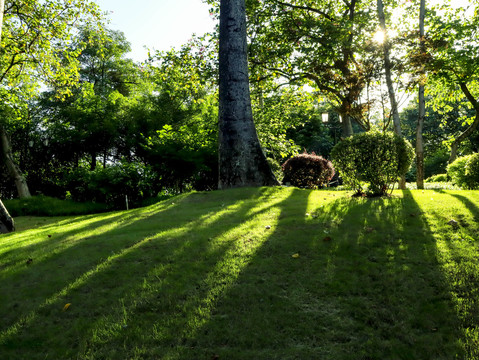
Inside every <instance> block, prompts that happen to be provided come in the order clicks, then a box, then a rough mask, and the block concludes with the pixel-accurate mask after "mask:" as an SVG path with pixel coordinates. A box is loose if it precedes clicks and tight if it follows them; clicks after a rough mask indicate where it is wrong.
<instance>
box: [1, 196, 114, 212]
mask: <svg viewBox="0 0 479 360" xmlns="http://www.w3.org/2000/svg"><path fill="white" fill-rule="evenodd" d="M4 205H5V207H6V208H7V210H8V212H9V213H10V215H11V216H13V217H17V216H27V215H32V216H60V215H85V214H93V213H100V212H105V211H107V205H105V204H98V203H92V202H85V203H78V202H74V201H71V200H60V199H56V198H52V197H49V196H43V195H39V196H32V197H30V198H27V199H13V200H5V201H4Z"/></svg>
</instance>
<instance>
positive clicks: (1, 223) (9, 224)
mask: <svg viewBox="0 0 479 360" xmlns="http://www.w3.org/2000/svg"><path fill="white" fill-rule="evenodd" d="M4 8H5V0H0V43H1V41H2V26H3V10H4ZM0 49H1V45H0ZM0 127H1V126H0ZM1 128H2V129H3V127H1ZM0 130H1V129H0ZM14 230H15V223H14V221H13V218H12V217H11V216H10V214H9V213H8V211H7V208H6V207H5V206H4V205H3V202H2V200H0V232H1V233H4V232H10V231H14Z"/></svg>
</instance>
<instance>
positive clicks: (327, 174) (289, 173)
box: [283, 152, 334, 189]
mask: <svg viewBox="0 0 479 360" xmlns="http://www.w3.org/2000/svg"><path fill="white" fill-rule="evenodd" d="M283 173H284V179H283V182H284V183H287V182H289V183H290V184H291V185H293V186H297V187H303V188H308V189H315V188H317V187H320V188H321V187H323V186H325V185H327V184H328V182H329V181H330V180H331V179H332V177H333V176H334V167H333V164H332V163H331V161H329V160H326V159H324V158H323V157H321V156H318V155H316V154H315V153H314V152H313V153H311V154H308V153H304V154H300V155H296V156H294V157H292V158H290V159H288V160H287V161H286V162H285V163H284V164H283Z"/></svg>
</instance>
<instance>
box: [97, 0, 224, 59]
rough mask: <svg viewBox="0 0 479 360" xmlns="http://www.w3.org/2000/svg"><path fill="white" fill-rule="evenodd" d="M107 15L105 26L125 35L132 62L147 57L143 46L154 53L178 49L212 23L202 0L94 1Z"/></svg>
mask: <svg viewBox="0 0 479 360" xmlns="http://www.w3.org/2000/svg"><path fill="white" fill-rule="evenodd" d="M95 2H96V3H97V4H98V5H99V6H100V8H101V9H102V10H103V11H105V12H108V18H109V19H110V20H111V21H110V23H109V25H108V27H109V28H110V29H112V30H120V31H122V32H124V33H125V36H126V38H127V40H128V41H129V42H130V43H131V48H132V52H131V53H130V54H128V57H130V58H132V59H133V60H135V61H144V60H146V58H147V50H146V49H145V46H146V47H148V48H150V49H152V50H153V49H155V50H169V49H170V48H171V47H179V46H181V45H182V44H184V43H186V42H187V41H188V39H190V38H191V35H192V34H193V33H196V34H197V35H203V34H204V33H206V32H210V31H213V29H214V27H215V21H214V20H213V19H212V18H211V17H210V14H209V6H208V5H206V4H204V3H203V2H202V1H201V0H134V1H127V0H95Z"/></svg>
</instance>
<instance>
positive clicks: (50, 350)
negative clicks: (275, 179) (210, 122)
mask: <svg viewBox="0 0 479 360" xmlns="http://www.w3.org/2000/svg"><path fill="white" fill-rule="evenodd" d="M478 206H479V194H478V193H477V192H473V191H468V192H463V191H432V190H425V191H424V192H422V191H405V192H402V191H395V192H394V193H393V195H392V196H391V197H388V198H376V199H366V198H351V193H350V192H341V191H328V190H319V191H311V190H300V189H295V188H260V189H235V190H229V191H221V192H220V191H218V192H210V193H192V194H186V195H182V196H179V197H175V198H171V199H168V200H165V201H163V202H160V203H158V204H155V205H152V206H149V207H146V208H142V209H135V210H130V211H125V212H115V213H106V214H100V215H90V216H84V217H68V218H56V219H53V220H54V221H51V220H52V219H44V218H38V219H34V218H17V219H16V220H17V223H18V225H19V226H20V227H22V226H23V229H24V230H22V231H20V232H17V233H14V234H9V235H6V236H1V237H0V294H1V297H0V319H2V321H1V323H0V354H1V356H5V358H8V359H25V358H28V359H44V358H53V359H68V358H78V359H145V358H147V359H150V358H151V359H153V358H154V359H211V358H215V357H217V358H219V359H258V358H260V359H297V358H300V359H366V358H369V359H451V358H454V357H455V356H456V355H457V356H458V357H459V358H465V359H466V358H469V359H473V358H474V356H475V354H476V351H477V350H476V349H477V348H478V347H477V346H476V345H478V343H477V339H478V333H477V330H476V329H477V325H478V323H479V318H478V317H477V314H478V313H479V312H478V311H477V310H478V307H477V305H476V302H477V301H476V299H477V298H478V296H477V295H478V291H479V281H477V279H479V267H478V266H477V264H478V263H479V262H478V261H477V260H478V243H477V241H476V239H478V231H479V228H478V225H477V218H478V216H479V212H478ZM450 220H455V221H456V222H457V225H451V224H454V223H451V224H449V223H448V222H449V221H450ZM48 235H51V236H50V237H49V236H48ZM29 259H31V260H32V261H31V262H29ZM66 304H70V305H69V306H68V307H67V308H65V305H66ZM1 356H0V357H1Z"/></svg>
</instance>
